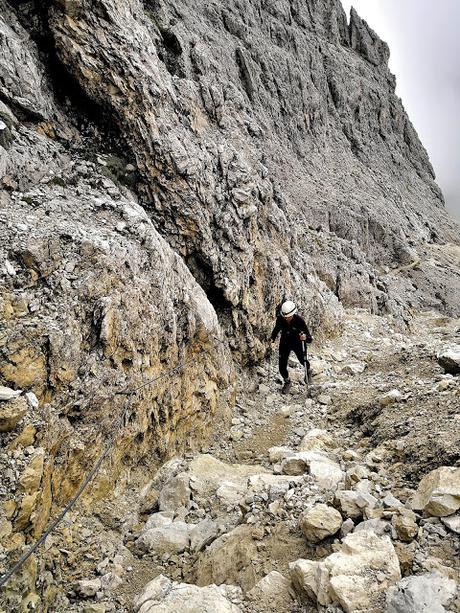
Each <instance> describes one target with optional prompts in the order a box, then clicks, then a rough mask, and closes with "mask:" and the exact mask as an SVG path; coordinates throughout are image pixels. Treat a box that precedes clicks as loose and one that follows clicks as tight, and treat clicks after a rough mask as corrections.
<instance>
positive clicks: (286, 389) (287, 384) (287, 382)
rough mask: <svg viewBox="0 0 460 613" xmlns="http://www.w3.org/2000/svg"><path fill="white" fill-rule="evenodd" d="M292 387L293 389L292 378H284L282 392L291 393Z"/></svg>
mask: <svg viewBox="0 0 460 613" xmlns="http://www.w3.org/2000/svg"><path fill="white" fill-rule="evenodd" d="M290 389H291V380H290V379H285V380H284V385H283V387H282V388H281V393H282V394H287V393H289V390H290Z"/></svg>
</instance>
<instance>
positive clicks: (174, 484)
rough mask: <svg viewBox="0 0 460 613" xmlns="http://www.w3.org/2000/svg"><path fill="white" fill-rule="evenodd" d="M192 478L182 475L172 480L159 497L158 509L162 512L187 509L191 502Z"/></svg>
mask: <svg viewBox="0 0 460 613" xmlns="http://www.w3.org/2000/svg"><path fill="white" fill-rule="evenodd" d="M190 496H191V490H190V477H189V475H187V474H185V473H180V474H179V475H176V476H175V477H173V478H172V479H170V480H169V481H168V482H167V483H166V484H165V486H164V487H163V489H162V490H161V491H160V494H159V496H158V508H159V509H160V511H175V510H176V509H179V508H181V507H186V506H187V504H188V502H189V501H190Z"/></svg>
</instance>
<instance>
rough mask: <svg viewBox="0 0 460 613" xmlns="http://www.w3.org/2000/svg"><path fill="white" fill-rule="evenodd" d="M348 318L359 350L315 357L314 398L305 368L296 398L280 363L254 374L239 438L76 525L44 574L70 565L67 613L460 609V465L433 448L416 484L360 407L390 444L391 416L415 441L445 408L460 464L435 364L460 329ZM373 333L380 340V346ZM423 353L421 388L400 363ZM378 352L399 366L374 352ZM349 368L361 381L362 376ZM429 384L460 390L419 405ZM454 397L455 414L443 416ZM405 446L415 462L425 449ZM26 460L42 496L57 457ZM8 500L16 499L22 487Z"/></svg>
mask: <svg viewBox="0 0 460 613" xmlns="http://www.w3.org/2000/svg"><path fill="white" fill-rule="evenodd" d="M348 317H349V321H348V326H347V330H348V335H347V336H346V337H345V338H344V337H340V338H338V339H336V340H333V341H328V342H327V343H324V344H323V345H322V347H321V351H320V353H321V355H319V353H318V356H317V355H316V352H314V353H313V355H312V365H313V372H314V374H313V384H312V385H311V388H310V390H309V394H308V395H307V394H306V388H305V386H303V385H302V384H301V379H302V370H301V368H300V366H299V365H296V363H294V362H293V363H292V364H291V373H292V378H293V379H294V381H296V380H297V381H298V382H297V383H294V386H293V388H292V389H293V392H292V396H288V397H286V396H283V395H281V394H280V392H279V389H280V388H279V385H278V383H277V382H276V380H275V379H274V378H273V377H271V376H270V375H272V374H273V368H271V365H270V364H268V365H266V366H261V367H257V369H256V370H255V371H254V372H253V373H252V375H250V376H248V375H244V374H243V375H242V377H243V380H242V381H241V382H240V384H239V392H238V397H237V403H236V412H235V417H234V418H233V426H232V427H231V428H230V429H224V430H222V431H219V428H217V430H216V433H215V436H214V439H215V442H214V443H212V444H211V446H210V447H208V448H207V449H203V451H202V452H201V453H188V454H186V455H181V456H177V457H174V458H173V459H171V460H169V461H168V462H166V463H165V464H163V465H162V466H161V468H160V469H159V470H158V471H156V472H155V473H154V474H153V475H152V478H151V480H149V481H148V482H147V483H145V484H144V485H143V487H142V488H140V487H138V488H134V487H131V489H130V495H129V496H127V494H126V491H124V492H123V493H120V496H119V498H118V499H113V500H111V501H110V503H105V502H103V501H101V503H99V504H98V505H97V508H96V509H94V510H93V513H92V514H91V515H90V516H89V517H88V516H87V515H86V514H85V513H84V512H83V511H82V512H81V514H78V513H76V514H75V515H72V516H71V517H70V518H69V520H68V522H67V523H66V525H65V527H64V528H62V529H61V528H60V529H59V530H58V532H57V534H55V535H53V536H52V537H50V540H49V542H48V541H47V545H46V548H45V549H46V551H45V553H44V555H43V562H44V563H45V564H46V560H47V559H48V560H50V559H51V556H59V557H60V558H61V562H60V563H59V566H60V568H61V573H62V575H61V576H62V577H66V581H67V583H68V585H69V586H70V587H69V588H68V589H67V590H66V592H65V593H62V592H61V593H60V594H59V597H58V599H57V600H56V601H55V604H54V610H55V611H69V612H71V611H75V612H77V611H78V612H94V613H102V612H104V613H109V612H115V611H116V612H117V613H118V612H122V611H123V612H128V611H131V610H134V611H136V612H142V613H157V612H158V613H159V612H171V613H172V612H173V611H179V610H183V611H197V610H200V611H219V612H220V611H222V612H227V611H228V612H234V613H236V612H238V611H240V612H242V613H263V612H268V611H273V613H275V612H276V613H284V612H286V613H289V612H299V613H300V612H302V611H307V612H309V611H323V612H328V613H331V612H334V613H339V612H342V611H344V612H345V613H350V612H356V613H364V612H369V611H374V612H375V613H378V612H382V613H384V612H385V613H394V612H400V613H402V612H403V611H404V613H431V612H432V611H440V612H442V611H446V612H452V613H453V612H454V611H455V610H457V607H458V605H459V603H460V600H459V595H458V590H457V586H458V581H459V573H458V571H459V568H458V554H459V546H460V540H459V534H460V514H459V510H460V465H459V463H458V457H457V462H456V463H455V464H453V465H439V461H442V460H441V458H440V459H439V460H438V461H437V462H436V465H433V461H432V460H431V455H430V452H431V450H430V449H427V448H424V447H421V448H419V454H420V457H419V458H418V461H419V462H420V470H419V471H417V472H416V473H414V466H413V465H412V463H411V461H410V460H405V459H404V455H401V452H402V451H403V448H402V446H401V445H400V443H401V442H402V441H403V440H404V439H402V438H401V437H400V436H395V435H394V432H393V433H392V435H391V436H387V435H385V433H384V432H382V433H380V434H379V435H378V438H377V439H376V443H374V442H373V439H372V437H369V436H368V429H369V427H370V426H369V424H365V427H364V429H363V426H362V425H360V423H359V420H358V421H357V422H356V421H355V420H356V415H355V413H356V408H357V407H355V406H354V404H353V403H354V401H355V400H356V401H357V402H359V401H360V400H361V401H364V398H363V397H362V396H360V395H359V390H360V389H361V390H363V392H362V393H365V394H366V395H368V397H367V400H366V406H370V405H372V406H373V407H374V410H375V414H374V417H373V419H374V421H375V423H376V429H378V423H379V422H378V420H379V419H380V417H381V414H382V412H385V411H393V410H394V409H395V408H396V407H397V410H398V413H399V414H401V413H403V412H407V414H408V418H409V419H412V420H413V422H412V423H413V429H414V430H415V431H416V430H417V428H418V423H417V420H423V419H424V410H428V409H430V408H431V416H432V422H431V429H432V431H433V432H434V433H436V434H437V435H439V436H440V435H441V434H442V433H443V432H444V428H445V424H446V423H450V432H449V434H448V435H446V434H445V435H444V436H447V437H448V438H449V439H450V440H449V441H447V440H446V441H445V444H446V445H448V444H449V443H450V444H453V445H455V446H456V448H457V450H458V444H459V440H460V428H459V427H458V417H457V418H455V417H453V416H452V414H451V412H450V411H449V406H450V404H451V403H452V404H453V405H454V406H456V407H458V398H459V393H460V387H459V385H460V381H459V379H458V377H452V375H450V374H444V372H443V369H442V367H441V366H438V365H437V355H438V354H439V351H440V349H439V347H440V344H441V345H442V343H443V342H444V341H443V339H444V337H445V335H446V333H447V332H448V331H449V329H453V330H455V329H456V327H458V324H459V322H458V320H456V321H454V320H452V321H450V322H449V320H445V319H444V320H443V321H442V322H441V321H440V320H439V317H438V316H437V315H436V314H431V315H430V314H425V315H423V316H420V317H419V318H418V319H415V320H414V321H413V323H412V327H413V328H412V332H411V333H402V332H401V331H400V332H397V331H396V329H395V327H394V325H395V324H394V323H393V322H391V320H382V318H379V317H375V316H369V315H368V314H366V313H365V312H362V311H361V312H354V313H350V314H349V316H348ZM449 326H451V328H449ZM457 329H458V328H457ZM364 330H371V331H372V334H369V335H368V336H367V337H366V335H365V334H364V333H363V331H364ZM390 338H391V339H392V342H391V343H387V342H386V341H387V340H388V339H390ZM421 338H423V339H424V343H423V349H424V352H425V359H424V360H420V362H419V369H418V370H417V372H415V373H414V372H412V371H410V370H409V371H408V369H407V368H402V367H401V364H400V363H399V355H400V351H401V350H403V349H404V350H405V351H407V350H408V348H409V347H416V346H418V345H420V339H421ZM377 342H379V343H380V344H381V345H382V346H383V347H386V352H387V353H386V355H381V354H380V353H379V354H373V353H372V347H373V344H374V343H377ZM345 347H346V348H345ZM427 347H430V350H429V351H427ZM318 349H319V347H318ZM383 352H384V353H385V349H383ZM350 358H353V359H354V360H356V362H350ZM385 359H386V360H387V364H386V367H385V369H382V370H379V369H380V361H381V360H385ZM344 362H345V363H346V364H344ZM350 364H355V365H356V364H360V365H361V367H359V368H356V369H354V371H355V372H354V374H353V375H350V374H348V373H349V372H350V368H347V367H346V366H349V365H350ZM376 367H378V368H376ZM425 369H431V371H432V377H433V381H432V382H431V388H432V390H439V383H442V382H443V381H448V382H449V385H448V386H447V387H444V386H441V391H439V392H438V393H437V394H434V393H433V394H430V393H428V390H427V389H418V390H416V388H415V386H414V387H412V385H413V384H412V382H411V381H412V378H413V377H416V378H417V379H416V381H418V382H419V381H421V380H423V378H424V376H425V374H426V371H425ZM390 372H391V373H392V377H393V378H392V379H391V380H389V373H390ZM370 380H372V382H373V383H372V386H371V385H370V383H369V382H370ZM393 385H396V387H394V388H393V387H392V386H393ZM251 386H252V388H253V389H254V391H253V392H252V393H248V388H250V387H251ZM384 387H386V389H387V390H388V391H385V389H384ZM418 387H419V388H420V387H421V384H420V383H419V384H418ZM394 389H398V394H397V395H396V394H394V393H393V390H394ZM409 390H411V393H410V392H409ZM0 393H1V394H2V398H4V400H2V401H0V402H1V403H2V404H1V406H0V408H1V410H2V414H3V412H4V411H5V410H6V408H8V406H9V405H11V404H13V405H14V403H17V402H18V400H22V399H23V396H21V395H19V396H18V395H17V394H14V391H13V390H9V389H7V388H4V389H0ZM416 393H419V394H423V396H421V397H418V396H417V398H416V400H417V402H416V407H417V411H418V412H419V413H420V414H419V415H417V414H416V413H415V412H413V411H411V403H412V394H416ZM342 394H343V397H345V396H346V398H347V399H348V400H347V403H346V402H345V401H342V400H341V398H343V397H342ZM440 395H441V396H440ZM371 396H372V400H371ZM389 397H390V398H391V401H389V400H388V398H389ZM440 397H441V398H442V401H443V406H444V412H445V413H444V415H443V411H442V410H439V411H438V414H436V415H434V414H433V408H434V404H435V403H436V401H437V400H438V399H439V398H440ZM420 398H423V401H422V402H423V403H424V404H421V401H420ZM382 399H385V400H384V401H382ZM422 409H424V410H422ZM29 411H30V406H29ZM389 415H391V413H389ZM19 419H22V420H23V421H19V422H17V423H15V424H14V425H13V424H10V426H9V431H10V435H11V436H12V433H14V432H15V431H17V430H19V429H20V427H21V425H23V424H24V422H25V421H26V420H27V415H24V414H22V416H21V417H19ZM388 419H394V418H391V417H389V418H388ZM351 424H354V425H351ZM406 438H407V445H408V447H410V446H411V445H412V444H413V443H412V442H411V435H410V434H408V435H407V436H406ZM11 440H14V439H13V437H12V438H11ZM377 441H378V443H377ZM26 442H27V441H26ZM23 445H24V442H22V444H21V441H17V444H16V446H15V447H16V451H13V452H9V453H6V454H3V455H2V461H5V460H6V459H7V458H11V459H10V461H12V462H13V465H14V466H15V470H14V471H12V470H11V468H10V473H12V474H11V477H12V480H14V479H17V487H18V488H19V489H21V488H22V489H24V490H26V489H27V488H28V489H27V491H30V492H32V491H33V488H34V487H36V486H37V484H38V483H40V475H41V473H40V471H42V470H43V450H42V449H37V448H34V447H33V446H31V445H29V446H28V447H25V448H23ZM18 450H20V451H21V453H19V452H18ZM242 458H244V461H241V459H242ZM413 474H416V475H417V476H415V477H412V475H413ZM419 475H420V476H419ZM6 489H7V490H9V491H14V489H15V487H14V486H13V487H12V484H11V483H8V487H7V488H6ZM11 508H12V509H13V506H11ZM12 515H14V512H12ZM10 519H11V518H10ZM16 521H17V520H16ZM8 523H9V524H10V525H11V522H7V524H6V525H8ZM3 530H5V523H4V524H3ZM10 531H11V530H10ZM66 543H67V544H66ZM82 560H84V562H83V563H82ZM43 562H42V563H43ZM50 579H51V577H50ZM52 581H53V582H54V581H55V579H53V580H52ZM12 598H13V596H12ZM11 602H14V601H13V600H12V601H11ZM132 607H133V608H132Z"/></svg>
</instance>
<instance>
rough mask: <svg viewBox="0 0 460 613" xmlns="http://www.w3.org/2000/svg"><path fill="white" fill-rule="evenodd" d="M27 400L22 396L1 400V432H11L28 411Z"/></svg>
mask: <svg viewBox="0 0 460 613" xmlns="http://www.w3.org/2000/svg"><path fill="white" fill-rule="evenodd" d="M28 408H29V406H28V404H27V400H26V399H25V398H24V397H22V396H20V397H18V398H13V399H12V400H8V401H1V402H0V432H11V430H14V429H15V428H16V426H17V425H18V423H19V422H20V421H21V419H22V418H23V417H24V415H25V414H26V413H27V411H28Z"/></svg>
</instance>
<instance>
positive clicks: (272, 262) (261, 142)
mask: <svg viewBox="0 0 460 613" xmlns="http://www.w3.org/2000/svg"><path fill="white" fill-rule="evenodd" d="M388 54H389V52H388V48H387V46H386V44H385V43H383V42H382V41H381V40H380V39H379V38H378V36H377V35H376V34H375V33H374V32H373V31H372V30H371V29H370V28H369V27H368V26H367V24H366V23H365V22H363V21H362V20H361V19H360V18H359V16H358V15H357V14H356V13H355V12H352V14H351V18H350V23H347V19H346V16H345V14H344V12H343V10H342V8H341V5H340V2H339V1H338V0H302V1H300V0H299V1H298V0H294V1H291V2H287V1H275V0H265V1H259V0H229V1H228V2H226V3H221V2H217V1H211V2H201V1H199V2H196V1H194V2H190V1H189V0H178V1H177V2H174V3H172V2H163V1H162V0H144V2H141V1H140V0H98V1H97V2H94V1H91V0H81V1H77V0H47V1H46V2H38V1H31V2H22V1H21V0H14V1H13V0H11V2H6V1H5V0H0V187H1V190H2V191H1V193H0V219H1V225H0V278H1V284H0V315H1V328H0V360H1V361H0V384H2V385H6V386H9V387H12V388H15V389H21V390H24V391H27V392H33V393H34V394H35V395H36V396H37V397H38V401H39V408H38V409H37V408H34V410H31V407H29V410H28V414H27V416H26V419H25V421H24V422H22V425H21V426H20V430H19V431H18V432H15V434H14V435H11V434H8V435H7V436H6V438H5V444H6V446H7V447H8V450H9V451H11V452H13V451H12V450H14V449H15V448H17V446H18V445H19V446H21V445H22V446H26V445H27V444H28V445H29V446H30V445H32V444H34V445H35V446H37V447H40V448H41V449H42V450H43V454H44V455H43V454H42V452H40V454H42V455H40V454H39V460H37V461H38V462H39V463H40V462H41V468H40V470H39V477H37V479H35V481H34V488H33V491H30V488H29V489H27V487H24V488H22V489H21V488H20V489H18V490H17V491H15V492H13V493H12V490H11V488H10V487H9V486H10V482H9V477H8V479H7V480H5V484H4V485H2V487H3V489H2V491H1V495H2V496H3V497H4V500H6V504H7V507H5V508H7V509H8V522H7V524H8V525H6V527H5V526H3V527H2V530H3V529H5V530H6V539H7V540H6V541H5V542H6V543H7V544H6V548H7V550H8V551H12V552H15V551H16V550H17V549H18V548H20V547H21V545H22V544H23V542H24V540H25V537H24V531H25V532H27V533H28V535H29V536H28V538H30V537H33V536H37V535H38V534H40V532H41V531H42V529H43V527H44V526H45V525H46V523H47V520H48V518H49V515H50V511H51V509H52V505H53V503H56V504H58V505H60V504H62V503H63V502H64V501H66V500H68V498H69V496H70V495H71V494H72V493H73V492H74V491H75V490H76V488H77V487H78V485H79V484H80V483H81V480H82V478H83V475H84V474H85V473H86V472H87V471H88V469H89V467H90V466H91V465H92V464H93V462H94V460H95V458H96V457H97V456H98V454H99V453H100V451H101V450H102V449H103V447H104V445H105V443H106V440H107V438H108V437H110V436H115V441H116V442H115V454H114V456H113V463H112V465H111V467H110V469H109V470H108V471H107V473H106V475H105V479H106V482H104V480H103V479H102V480H101V482H100V487H101V491H100V494H101V495H104V493H106V492H107V490H108V488H110V487H112V485H113V483H114V481H115V479H116V478H117V476H118V475H120V474H123V469H124V468H126V469H128V468H129V467H131V466H132V465H133V464H134V465H135V464H139V463H142V462H150V461H153V462H155V461H156V455H157V454H158V455H159V456H161V457H163V456H166V455H169V454H171V453H172V452H173V451H174V450H175V449H176V448H181V449H183V448H184V447H186V446H194V445H195V444H199V443H200V442H201V441H202V440H203V439H204V438H205V436H206V434H207V433H208V432H209V429H210V426H211V424H212V421H213V418H214V416H215V414H216V411H217V409H218V407H219V403H220V404H221V405H222V406H224V405H225V397H222V394H223V393H224V392H225V393H231V387H230V384H231V382H232V378H233V373H232V369H233V368H234V366H235V364H236V365H238V366H241V365H245V364H248V363H253V362H256V361H257V360H258V359H260V358H261V357H262V356H263V355H264V353H265V351H266V344H267V338H268V334H269V331H270V327H271V325H272V320H273V315H274V312H275V307H276V305H277V304H278V303H279V301H280V300H281V299H282V297H283V295H289V296H290V297H292V298H294V299H295V300H297V301H298V302H299V303H300V305H301V308H302V310H303V311H304V313H305V314H306V316H307V318H308V320H309V323H310V325H311V326H312V327H313V329H314V330H315V331H316V333H317V334H320V335H323V336H326V335H328V334H330V333H334V332H337V330H338V329H339V327H340V322H341V317H342V312H343V308H344V307H350V306H357V307H364V308H365V309H367V310H369V311H371V312H373V313H376V314H380V313H389V314H394V315H395V316H397V317H398V318H400V319H401V320H403V319H404V318H407V316H408V312H409V311H410V309H411V308H418V307H421V308H425V307H430V308H437V309H440V310H442V311H444V312H445V313H447V314H457V315H458V314H459V313H460V311H459V309H460V307H459V305H460V300H459V291H460V279H459V275H458V270H456V268H455V262H454V261H453V260H450V259H449V257H450V256H449V254H450V253H451V252H452V250H451V248H450V247H449V243H457V244H458V243H459V240H460V239H459V234H458V227H457V226H456V225H455V224H454V222H453V221H452V220H451V219H450V218H449V217H448V215H447V213H446V212H445V210H444V205H443V198H442V195H441V193H440V191H439V188H438V187H437V185H436V183H435V180H434V174H433V170H432V168H431V165H430V163H429V160H428V157H427V154H426V152H425V150H424V149H423V146H422V145H421V144H420V142H419V140H418V137H417V135H416V133H415V131H414V129H413V127H412V125H411V123H410V121H409V119H408V117H407V115H406V113H405V111H404V109H403V106H402V103H401V101H400V100H399V99H398V98H397V97H396V96H395V93H394V88H395V81H394V77H393V76H392V75H391V74H390V72H389V71H388V66H387V61H388ZM160 375H161V378H160V379H157V377H159V376H160ZM171 377H173V378H174V379H173V381H171ZM153 379H155V383H154V384H150V382H151V381H152V380H153ZM147 383H148V385H146V387H144V388H142V389H140V390H139V392H138V393H137V394H136V395H135V397H134V398H133V400H132V404H131V405H130V407H129V410H128V411H125V409H126V401H125V399H126V395H125V394H124V392H125V391H126V389H133V387H137V386H141V385H143V384H147ZM229 390H230V392H229ZM32 406H33V405H32ZM121 418H123V421H122V422H120V420H121ZM114 425H117V433H115V432H114ZM96 426H97V427H96ZM118 426H120V427H119V429H118ZM1 436H5V435H1ZM8 437H9V438H8ZM18 437H19V438H18ZM18 441H19V442H18ZM17 477H18V475H13V476H12V479H11V483H13V482H14V481H15V479H16V478H17ZM2 535H3V536H5V532H2Z"/></svg>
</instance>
